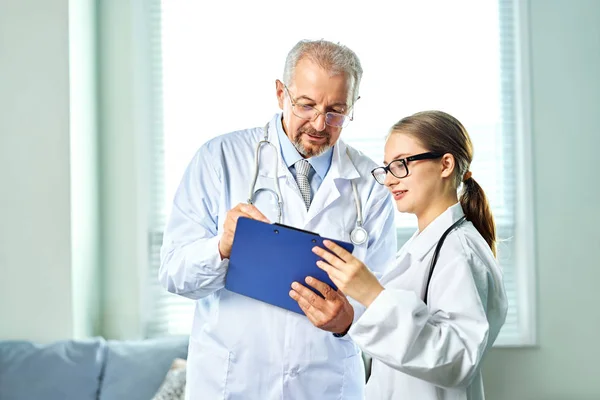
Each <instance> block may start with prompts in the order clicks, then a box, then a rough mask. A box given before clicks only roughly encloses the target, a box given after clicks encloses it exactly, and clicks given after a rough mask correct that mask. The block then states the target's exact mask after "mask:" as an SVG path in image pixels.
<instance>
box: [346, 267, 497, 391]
mask: <svg viewBox="0 0 600 400" xmlns="http://www.w3.org/2000/svg"><path fill="white" fill-rule="evenodd" d="M472 262H477V260H476V261H472V260H465V257H464V256H460V257H458V258H456V259H454V260H453V261H451V262H449V263H447V265H445V266H444V267H443V268H440V267H441V266H438V267H436V274H435V276H436V279H435V281H437V282H436V283H437V284H436V285H434V280H432V282H431V286H430V306H431V310H432V311H431V312H430V309H429V308H428V307H427V305H426V304H425V303H424V302H423V301H422V300H421V299H420V298H419V297H418V296H417V295H416V294H415V292H413V291H407V290H396V289H385V290H384V291H383V292H381V294H380V295H379V296H378V297H377V298H376V299H375V301H373V303H372V304H371V305H370V306H369V308H368V309H367V310H366V312H365V313H364V314H363V316H362V317H361V318H360V320H359V321H357V322H356V323H355V324H353V326H352V328H351V329H350V331H349V336H351V338H352V339H353V340H354V341H355V342H356V343H357V344H358V345H359V346H360V347H361V348H362V349H363V351H365V352H366V353H368V354H369V355H371V356H372V357H373V358H376V359H378V360H379V361H381V362H383V363H384V364H386V365H388V366H389V367H391V368H394V369H396V370H398V371H401V372H403V373H406V374H408V375H411V376H413V377H416V378H419V379H422V380H425V381H428V382H430V383H432V384H434V385H436V386H441V387H446V388H451V387H460V386H468V385H469V384H470V382H471V380H472V378H473V377H474V376H475V374H476V372H477V371H478V368H479V363H480V361H481V359H482V356H483V353H484V351H485V349H486V346H487V340H488V333H489V324H488V320H487V315H486V310H485V307H484V305H483V304H484V301H482V297H486V296H487V291H488V284H487V280H486V278H485V273H484V272H483V273H482V276H477V275H476V274H474V273H473V270H476V271H485V267H484V266H483V263H482V262H481V261H478V262H479V263H480V265H479V267H478V268H474V269H472V265H470V264H471V263H472Z"/></svg>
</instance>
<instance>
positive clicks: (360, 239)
mask: <svg viewBox="0 0 600 400" xmlns="http://www.w3.org/2000/svg"><path fill="white" fill-rule="evenodd" d="M263 131H264V137H263V139H262V140H261V141H259V142H258V145H257V146H256V157H255V158H254V176H253V178H252V184H251V185H250V191H249V193H248V204H254V199H255V198H256V195H257V194H258V193H260V192H262V191H265V192H269V193H271V194H272V195H273V197H274V198H275V199H276V200H277V223H279V224H281V220H282V218H283V196H282V195H281V189H280V188H279V179H278V171H279V151H278V150H277V148H276V147H275V145H273V143H271V142H270V141H269V123H267V125H265V127H264V128H263ZM264 145H267V146H271V147H272V148H273V150H274V151H275V177H274V178H273V180H274V181H275V190H272V189H269V188H260V189H258V190H256V191H254V188H255V186H256V180H257V179H258V169H259V166H260V150H261V149H262V147H263V146H264ZM346 154H348V158H350V154H349V152H348V150H347V149H346ZM351 161H352V160H351ZM350 182H351V183H352V193H353V195H354V203H355V205H356V226H355V227H354V229H352V232H350V241H351V242H352V243H353V244H354V245H357V246H358V245H361V244H363V243H366V242H367V241H368V240H369V234H368V232H367V231H366V230H365V228H363V214H362V207H361V203H360V198H359V196H358V189H357V188H356V182H354V180H351V181H350Z"/></svg>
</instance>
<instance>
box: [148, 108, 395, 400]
mask: <svg viewBox="0 0 600 400" xmlns="http://www.w3.org/2000/svg"><path fill="white" fill-rule="evenodd" d="M276 118H281V115H280V114H278V115H276V116H275V117H274V118H273V120H272V121H271V123H270V124H269V139H270V141H271V142H272V143H273V145H274V146H275V147H276V148H277V151H278V152H280V145H279V141H278V137H277V136H278V135H277V132H276ZM263 134H264V133H263V129H262V128H256V129H248V130H244V131H239V132H234V133H231V134H227V135H223V136H220V137H217V138H215V139H213V140H211V141H210V142H208V143H207V144H206V145H205V146H203V147H202V148H201V149H200V150H199V152H198V153H197V154H196V156H195V157H194V159H193V160H192V162H191V163H190V166H189V167H188V169H187V171H186V173H185V176H184V178H183V180H182V183H181V185H180V187H179V189H178V191H177V194H176V196H175V199H174V203H173V210H172V214H171V216H170V219H169V223H168V225H167V228H166V230H165V234H164V239H163V247H162V249H161V259H162V265H161V268H160V272H159V278H160V281H161V282H162V284H163V286H164V287H165V288H166V289H167V290H169V291H170V292H172V293H176V294H179V295H182V296H185V297H188V298H190V299H194V300H196V308H195V315H194V321H193V327H192V334H191V338H190V346H189V356H188V373H187V395H188V398H192V399H211V400H215V399H244V400H246V399H260V400H270V399H282V398H283V399H300V400H302V399H307V400H314V399H319V400H327V399H344V400H346V399H362V398H363V393H364V368H363V365H362V362H361V357H360V352H359V349H358V347H357V346H356V345H355V344H354V343H353V342H352V341H350V340H349V338H348V337H344V338H336V337H334V336H333V335H332V334H331V333H329V332H325V331H322V330H320V329H318V328H316V327H314V326H313V325H312V324H311V323H310V321H309V320H308V318H306V317H305V316H303V315H299V314H296V313H294V312H290V311H287V310H284V309H280V308H277V307H275V306H271V305H268V304H266V303H262V302H260V301H257V300H253V299H250V298H248V297H245V296H242V295H238V294H236V293H232V292H230V291H227V290H226V289H224V283H225V274H226V272H227V265H228V260H224V261H221V259H220V257H219V252H218V242H219V240H220V237H221V230H222V229H223V221H224V219H225V215H226V213H227V211H228V210H230V209H231V208H233V207H234V206H235V205H236V204H238V203H245V202H246V201H247V199H248V194H249V187H250V184H251V180H252V177H253V174H254V158H255V152H256V146H257V144H258V142H259V141H260V140H262V138H263ZM346 147H347V146H346V145H345V144H344V143H343V142H342V141H338V142H337V144H336V145H335V147H334V150H333V155H332V163H331V167H330V169H329V172H328V173H327V175H326V176H325V178H324V180H323V182H322V183H321V186H320V188H319V190H318V191H317V192H316V194H315V195H314V198H313V200H312V204H311V206H310V209H309V210H308V212H307V210H306V207H305V205H304V202H303V200H302V197H301V195H300V192H299V190H298V186H297V184H296V182H295V180H294V177H293V176H292V174H291V173H290V171H289V170H288V168H287V167H286V166H285V165H284V163H283V161H282V160H281V155H279V160H280V161H279V168H278V174H277V179H278V180H279V185H280V187H281V192H282V197H283V202H284V205H283V208H284V209H283V221H282V222H283V223H284V224H287V225H292V226H295V227H298V228H301V229H306V230H310V231H314V232H318V233H320V234H321V235H323V236H328V237H331V238H337V239H341V240H345V241H350V237H349V235H350V232H351V231H352V229H353V228H354V226H355V224H356V214H357V213H356V206H355V202H354V196H353V195H352V185H351V183H350V181H351V180H356V182H357V189H358V192H359V197H360V201H361V204H362V207H363V212H364V216H365V222H364V224H365V225H364V226H365V229H366V230H367V231H368V232H369V235H370V239H369V242H368V244H365V245H361V246H357V247H356V249H355V252H354V254H355V255H356V256H357V257H359V258H361V259H364V260H366V262H367V263H368V265H369V266H370V267H372V269H373V270H374V271H375V272H378V273H379V276H382V275H383V270H384V269H385V268H389V267H390V266H392V265H393V262H394V258H395V257H394V256H395V253H396V250H395V248H396V237H395V235H396V232H395V226H394V218H393V214H394V207H393V203H392V201H391V198H390V196H389V193H388V192H387V190H386V189H385V188H384V187H383V186H380V185H378V184H377V183H376V182H375V180H374V179H373V178H372V177H371V176H370V170H371V169H372V168H374V167H375V163H374V162H373V161H371V160H369V159H368V158H367V157H365V156H364V155H362V154H361V153H359V152H358V151H356V150H354V149H352V148H349V152H350V156H351V158H349V157H348V155H347V154H346ZM274 160H275V158H274V154H273V153H272V152H271V151H270V150H269V149H268V148H267V147H265V148H264V149H263V151H262V152H261V163H260V172H259V176H258V180H257V183H256V189H258V188H265V187H267V188H272V189H273V188H274V185H273V177H274V176H275V161H274ZM274 204H275V203H274V202H273V200H272V198H270V197H268V196H266V197H262V198H258V199H257V202H256V206H257V207H258V208H259V209H260V210H261V211H262V212H263V214H265V215H266V216H267V218H269V219H270V220H271V221H275V215H276V213H275V208H274ZM283 267H285V260H282V268H283ZM290 285H291V282H290ZM266 290H268V289H266ZM357 315H358V314H357Z"/></svg>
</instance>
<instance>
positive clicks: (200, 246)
mask: <svg viewBox="0 0 600 400" xmlns="http://www.w3.org/2000/svg"><path fill="white" fill-rule="evenodd" d="M221 236H222V235H217V236H215V237H213V238H210V239H207V240H204V241H199V242H197V243H194V244H192V245H191V246H193V250H192V252H191V259H192V260H194V264H196V265H201V266H202V267H203V268H204V269H208V270H212V271H214V272H220V271H223V269H226V268H227V267H228V266H229V258H224V259H222V260H221V253H220V252H219V241H220V240H221Z"/></svg>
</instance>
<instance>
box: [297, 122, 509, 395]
mask: <svg viewBox="0 0 600 400" xmlns="http://www.w3.org/2000/svg"><path fill="white" fill-rule="evenodd" d="M472 159H473V147H472V144H471V140H470V138H469V135H468V134H467V132H466V130H465V128H464V127H463V126H462V124H461V123H460V122H459V121H458V120H456V119H455V118H454V117H452V116H451V115H448V114H446V113H443V112H440V111H426V112H421V113H417V114H414V115H412V116H409V117H406V118H404V119H402V120H401V121H399V122H398V123H397V124H395V125H394V126H393V128H392V130H391V133H390V135H389V136H388V139H387V142H386V145H385V160H386V161H385V163H386V165H387V166H386V167H380V168H377V169H375V170H373V176H374V177H375V179H376V180H377V182H379V183H381V184H383V185H385V186H386V187H387V188H388V189H389V191H390V192H391V193H392V195H393V197H394V200H395V202H396V206H397V208H398V210H399V211H401V212H408V213H412V214H415V215H416V216H417V219H418V230H417V232H416V233H415V234H414V235H413V237H412V238H411V239H410V240H409V241H408V242H407V243H406V244H405V245H404V246H403V247H402V249H401V250H400V251H399V253H398V256H397V262H396V266H395V268H393V269H391V270H388V272H387V274H386V275H385V276H384V277H383V278H382V280H381V281H378V280H377V278H376V277H375V276H374V275H373V274H372V273H371V272H370V271H369V269H368V268H367V267H366V266H365V265H364V264H363V263H362V262H361V261H360V260H358V259H357V258H355V257H354V256H352V255H351V254H350V253H348V252H346V251H345V250H344V249H342V248H341V247H339V246H337V245H335V244H334V243H332V242H328V241H326V242H325V246H326V247H327V250H328V251H326V250H325V249H322V248H319V247H315V248H314V250H313V251H314V252H315V253H316V254H317V255H319V256H320V257H321V258H323V259H324V260H325V261H319V262H318V266H319V267H320V268H321V269H323V270H325V271H326V272H327V273H328V275H329V277H330V278H331V280H332V281H333V282H334V283H335V284H336V285H337V286H338V288H339V290H341V291H342V292H343V293H344V294H345V295H347V296H350V297H352V298H354V299H355V300H357V301H358V302H360V303H361V304H363V305H364V306H366V307H367V310H366V311H365V313H364V314H363V315H362V316H361V317H360V318H359V319H358V320H357V321H356V322H354V323H353V324H352V326H351V327H350V329H349V331H348V335H349V336H350V338H351V339H352V340H353V341H354V342H355V343H357V344H358V345H359V346H360V347H361V348H362V350H363V351H364V352H366V353H367V354H369V355H370V356H372V357H373V367H372V375H371V377H370V379H369V381H368V383H367V387H366V393H367V399H377V400H381V399H419V400H426V399H437V400H439V399H469V400H471V399H477V400H479V399H484V390H483V381H482V375H481V371H480V369H481V361H482V359H483V357H484V356H485V354H486V352H487V351H488V349H489V348H490V347H491V346H492V344H493V343H494V341H495V340H496V337H497V335H498V331H499V330H500V328H501V327H502V325H503V324H504V320H505V317H506V309H507V301H506V295H505V290H504V285H503V282H502V271H501V269H500V267H499V265H498V263H497V261H496V258H495V255H496V247H495V242H496V236H495V226H494V220H493V218H492V214H491V212H490V207H489V205H488V202H487V199H486V197H485V194H484V192H483V190H482V189H481V187H480V186H479V185H478V184H477V182H476V181H475V179H473V177H472V176H471V172H470V171H469V165H470V164H471V161H472ZM461 184H462V191H461V195H460V197H458V194H457V193H458V189H459V187H460V186H461ZM465 217H466V218H465ZM442 236H444V237H445V238H442ZM440 242H442V244H440ZM438 247H439V248H438ZM436 248H437V249H436ZM435 253H437V254H435ZM434 259H435V261H434ZM432 264H433V265H432ZM432 267H433V268H432ZM309 282H312V283H313V284H314V283H315V282H314V279H311V278H308V279H307V283H309ZM295 286H296V287H298V285H295ZM300 289H302V288H300ZM294 296H295V297H299V296H296V294H294ZM299 302H304V300H302V299H301V300H300V301H299ZM304 306H306V303H305V304H304Z"/></svg>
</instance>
